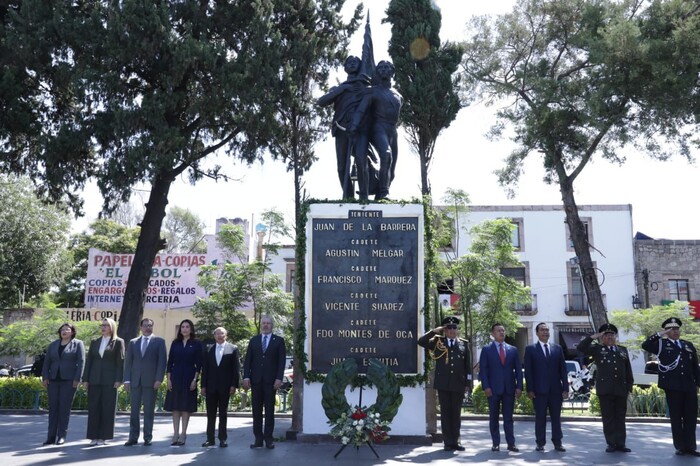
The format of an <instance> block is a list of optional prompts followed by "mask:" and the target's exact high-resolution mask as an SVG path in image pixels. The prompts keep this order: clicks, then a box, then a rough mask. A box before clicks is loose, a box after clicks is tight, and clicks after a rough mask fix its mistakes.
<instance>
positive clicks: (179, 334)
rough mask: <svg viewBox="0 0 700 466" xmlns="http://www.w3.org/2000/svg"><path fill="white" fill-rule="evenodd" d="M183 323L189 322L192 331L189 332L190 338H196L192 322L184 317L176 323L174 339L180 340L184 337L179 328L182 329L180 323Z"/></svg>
mask: <svg viewBox="0 0 700 466" xmlns="http://www.w3.org/2000/svg"><path fill="white" fill-rule="evenodd" d="M185 323H187V324H190V328H191V329H192V332H191V333H190V339H191V340H195V339H196V338H197V336H196V335H195V333H194V323H193V322H192V321H191V320H190V319H184V320H183V321H182V322H180V325H178V327H177V338H175V339H176V340H180V341H182V340H183V338H184V337H183V336H182V330H181V329H182V324H185Z"/></svg>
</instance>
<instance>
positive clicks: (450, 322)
mask: <svg viewBox="0 0 700 466" xmlns="http://www.w3.org/2000/svg"><path fill="white" fill-rule="evenodd" d="M445 325H459V319H458V318H457V317H455V316H450V317H445V318H444V319H442V326H443V327H444V326H445Z"/></svg>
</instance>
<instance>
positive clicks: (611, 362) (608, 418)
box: [578, 324, 634, 453]
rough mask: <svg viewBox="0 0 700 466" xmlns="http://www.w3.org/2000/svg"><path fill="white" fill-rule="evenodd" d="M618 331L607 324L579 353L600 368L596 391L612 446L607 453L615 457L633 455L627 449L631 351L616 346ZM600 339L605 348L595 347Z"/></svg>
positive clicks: (605, 433)
mask: <svg viewBox="0 0 700 466" xmlns="http://www.w3.org/2000/svg"><path fill="white" fill-rule="evenodd" d="M616 337H617V327H615V326H614V325H613V324H603V325H601V326H600V328H599V329H598V333H595V334H593V335H590V336H587V337H586V338H584V339H583V340H581V343H579V344H578V350H579V351H580V352H582V353H583V354H586V355H588V356H591V357H593V361H594V362H595V365H596V381H595V389H596V393H597V395H598V399H599V400H600V413H601V417H602V418H603V434H604V435H605V441H606V442H607V444H608V446H607V448H605V451H606V452H608V453H612V452H614V451H621V452H623V453H629V452H630V451H632V450H631V449H629V448H628V447H627V445H626V441H627V428H626V425H625V416H626V415H627V396H628V395H629V394H630V393H632V386H633V385H634V377H633V376H632V365H631V364H630V357H629V354H628V353H627V348H625V347H624V346H620V345H616V344H615V339H616ZM596 338H600V339H601V344H598V343H593V340H594V339H596Z"/></svg>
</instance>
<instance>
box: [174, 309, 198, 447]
mask: <svg viewBox="0 0 700 466" xmlns="http://www.w3.org/2000/svg"><path fill="white" fill-rule="evenodd" d="M202 353H203V349H202V344H201V343H200V342H199V341H197V340H196V339H195V331H194V324H193V323H192V321H191V320H189V319H185V320H183V321H182V322H180V328H179V330H178V331H177V338H176V339H175V340H173V342H172V344H171V345H170V354H169V355H168V367H167V376H168V393H167V394H166V396H165V410H166V411H172V413H173V441H172V443H171V445H172V446H181V445H184V444H185V441H186V440H187V424H188V423H189V422H190V414H191V413H193V412H195V411H197V380H198V378H199V373H200V371H201V370H202ZM180 421H182V430H180Z"/></svg>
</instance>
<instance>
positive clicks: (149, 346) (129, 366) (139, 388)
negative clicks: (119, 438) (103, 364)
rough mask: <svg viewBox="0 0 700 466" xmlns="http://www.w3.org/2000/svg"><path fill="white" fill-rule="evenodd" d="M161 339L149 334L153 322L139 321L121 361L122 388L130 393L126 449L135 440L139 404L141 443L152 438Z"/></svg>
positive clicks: (162, 368)
mask: <svg viewBox="0 0 700 466" xmlns="http://www.w3.org/2000/svg"><path fill="white" fill-rule="evenodd" d="M166 358H167V355H166V352H165V340H163V339H162V338H160V337H157V336H155V335H153V321H152V320H151V319H143V320H142V321H141V336H140V337H138V338H134V339H133V340H131V341H130V342H129V346H128V347H127V348H126V359H125V361H124V389H125V390H126V391H127V392H130V394H131V418H130V420H129V440H127V442H126V443H125V444H124V445H125V446H127V447H130V446H132V445H136V443H137V442H138V440H139V410H140V408H141V403H143V444H144V445H145V446H149V445H150V444H151V439H152V438H153V418H154V415H155V409H156V394H157V392H158V387H160V384H161V383H162V382H163V377H164V376H165V362H166Z"/></svg>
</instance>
